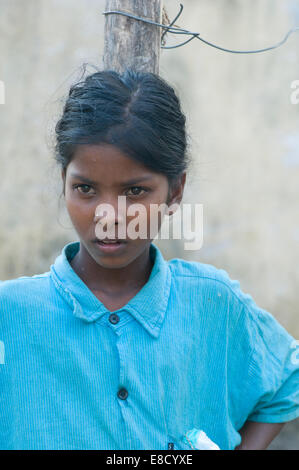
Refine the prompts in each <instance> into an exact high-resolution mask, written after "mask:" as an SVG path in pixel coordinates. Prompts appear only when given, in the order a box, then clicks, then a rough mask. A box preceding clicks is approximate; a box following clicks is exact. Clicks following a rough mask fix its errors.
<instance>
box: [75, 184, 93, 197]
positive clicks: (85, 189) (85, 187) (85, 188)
mask: <svg viewBox="0 0 299 470" xmlns="http://www.w3.org/2000/svg"><path fill="white" fill-rule="evenodd" d="M75 189H77V190H78V191H79V193H81V194H88V195H90V194H93V193H92V192H91V190H92V187H91V186H89V184H76V185H75Z"/></svg>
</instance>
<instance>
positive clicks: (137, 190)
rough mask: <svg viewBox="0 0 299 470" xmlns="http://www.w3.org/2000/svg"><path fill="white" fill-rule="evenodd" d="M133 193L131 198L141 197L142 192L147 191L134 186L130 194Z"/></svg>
mask: <svg viewBox="0 0 299 470" xmlns="http://www.w3.org/2000/svg"><path fill="white" fill-rule="evenodd" d="M130 191H131V194H129V196H140V194H141V191H143V192H146V189H144V188H142V187H141V186H132V187H131V188H130V189H129V191H128V192H130Z"/></svg>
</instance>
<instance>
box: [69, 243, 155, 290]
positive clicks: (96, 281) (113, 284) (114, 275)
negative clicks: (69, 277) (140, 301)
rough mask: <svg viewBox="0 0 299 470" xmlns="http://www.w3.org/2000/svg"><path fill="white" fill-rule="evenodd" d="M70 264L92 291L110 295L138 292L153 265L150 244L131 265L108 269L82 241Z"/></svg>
mask: <svg viewBox="0 0 299 470" xmlns="http://www.w3.org/2000/svg"><path fill="white" fill-rule="evenodd" d="M70 264H71V266H72V268H73V270H74V271H75V273H76V274H77V275H78V276H79V277H80V278H81V279H82V281H83V282H84V283H85V284H86V285H87V287H88V288H89V289H90V290H91V291H92V292H97V293H103V294H105V295H108V296H109V295H111V296H113V295H119V296H122V295H123V296H126V295H128V294H130V292H132V293H135V294H136V292H138V291H139V290H140V289H141V288H142V287H143V286H144V284H146V282H147V281H148V279H149V276H150V273H151V270H152V267H153V262H152V260H151V257H150V245H149V246H148V247H146V249H145V250H144V251H143V252H142V253H141V255H139V256H138V257H137V258H136V259H135V260H134V261H132V263H130V264H129V265H127V266H125V267H123V268H110V269H108V268H105V267H103V266H100V265H99V264H98V263H96V261H95V260H94V259H93V258H92V257H91V256H90V254H89V253H88V251H87V250H86V249H85V248H84V246H83V245H82V244H81V243H80V249H79V251H78V253H77V254H76V255H75V256H74V258H73V259H72V260H71V261H70Z"/></svg>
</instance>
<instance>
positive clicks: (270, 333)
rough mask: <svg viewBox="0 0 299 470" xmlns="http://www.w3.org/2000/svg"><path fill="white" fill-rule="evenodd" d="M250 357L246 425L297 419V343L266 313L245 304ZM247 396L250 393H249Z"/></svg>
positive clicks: (298, 399) (298, 364)
mask: <svg viewBox="0 0 299 470" xmlns="http://www.w3.org/2000/svg"><path fill="white" fill-rule="evenodd" d="M249 304H250V305H249V311H248V315H249V317H250V318H249V324H250V325H251V328H252V331H251V334H250V337H251V343H252V344H251V347H252V354H251V360H250V362H249V366H248V387H249V390H251V391H254V395H255V405H254V408H253V409H252V411H251V413H250V414H249V416H248V418H247V419H248V420H249V421H256V422H264V423H283V422H286V421H291V420H294V419H296V418H297V417H298V416H299V342H298V341H296V340H295V339H294V338H293V337H292V336H291V335H290V334H289V333H288V332H287V331H286V330H285V328H283V326H282V325H281V324H280V323H279V322H278V321H277V320H276V319H275V318H274V317H273V316H272V315H271V314H270V313H269V312H267V311H266V310H263V309H261V308H259V307H257V305H256V304H255V302H254V301H253V300H251V301H250V302H249ZM249 393H250V392H249Z"/></svg>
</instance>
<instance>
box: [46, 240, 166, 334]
mask: <svg viewBox="0 0 299 470" xmlns="http://www.w3.org/2000/svg"><path fill="white" fill-rule="evenodd" d="M79 248H80V242H72V243H69V244H67V245H66V246H65V247H64V248H63V250H62V252H61V254H60V255H59V256H58V257H57V258H56V260H55V262H54V264H53V265H52V266H51V268H50V272H51V277H52V279H53V282H54V284H55V287H56V288H57V289H58V291H59V292H60V294H61V295H62V296H63V297H64V298H65V300H66V301H67V302H68V304H69V305H70V306H71V308H72V310H73V314H74V315H75V316H76V317H77V318H80V319H81V320H83V321H86V322H93V321H96V320H97V319H98V318H100V317H101V316H102V315H104V314H105V313H110V312H109V310H108V309H107V308H106V307H105V305H104V304H103V303H102V302H101V301H100V300H99V299H98V298H97V297H96V296H95V295H94V294H93V293H92V292H91V290H90V289H89V288H88V287H87V285H86V284H85V283H84V282H83V281H82V280H81V279H80V277H79V276H78V275H77V274H76V273H75V271H74V270H73V268H72V266H71V265H70V263H69V261H70V260H71V259H72V257H73V256H75V254H76V253H77V252H78V251H79ZM150 256H151V257H152V259H153V262H154V264H153V267H152V271H151V274H150V277H149V279H148V281H147V283H146V284H145V285H144V286H143V287H142V288H141V290H140V291H139V292H138V293H137V294H136V295H135V296H134V297H133V298H132V299H131V300H130V301H129V302H128V303H127V304H126V305H125V306H124V307H122V308H120V309H118V310H115V312H121V311H123V310H125V311H127V312H129V313H130V314H131V315H132V316H133V317H134V318H135V319H136V320H137V321H138V322H139V323H140V324H141V325H142V326H143V327H144V328H145V329H146V330H147V331H148V332H149V333H150V334H151V335H152V336H154V337H156V338H157V337H158V336H159V333H160V329H161V325H162V322H163V320H164V316H165V313H166V309H167V304H168V299H169V294H170V284H171V272H170V269H169V267H168V263H167V261H165V260H164V258H163V255H162V253H161V251H160V250H159V248H158V247H157V246H156V245H154V244H153V243H151V245H150Z"/></svg>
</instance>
